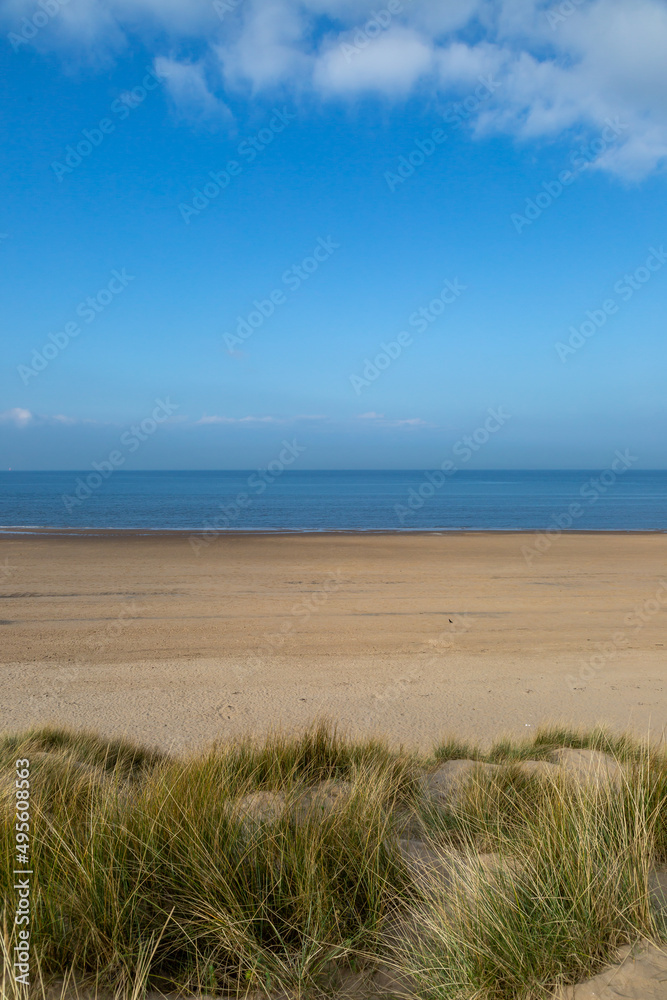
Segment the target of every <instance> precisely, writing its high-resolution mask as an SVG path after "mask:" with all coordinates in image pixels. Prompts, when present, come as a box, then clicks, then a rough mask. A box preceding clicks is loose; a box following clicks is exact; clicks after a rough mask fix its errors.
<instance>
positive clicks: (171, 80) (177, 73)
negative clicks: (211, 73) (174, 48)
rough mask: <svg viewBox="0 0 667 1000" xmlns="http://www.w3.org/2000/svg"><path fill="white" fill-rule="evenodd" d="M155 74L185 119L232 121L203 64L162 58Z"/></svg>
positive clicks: (156, 64)
mask: <svg viewBox="0 0 667 1000" xmlns="http://www.w3.org/2000/svg"><path fill="white" fill-rule="evenodd" d="M155 72H156V73H157V74H158V76H161V77H162V78H163V79H164V85H165V87H166V88H167V91H168V93H169V96H170V97H171V99H172V101H173V103H174V106H175V108H176V110H177V111H178V112H179V114H181V115H182V116H183V117H185V118H188V119H197V118H199V119H202V120H205V119H208V120H211V121H214V120H216V119H218V120H225V119H230V118H231V112H230V110H229V108H228V107H227V105H226V104H225V103H224V101H221V100H220V99H219V98H217V97H216V96H215V95H214V94H213V93H212V92H211V90H210V89H209V86H208V83H207V82H206V75H205V70H204V65H203V63H201V62H196V63H192V62H179V61H178V59H171V58H167V57H166V56H158V57H157V58H156V60H155Z"/></svg>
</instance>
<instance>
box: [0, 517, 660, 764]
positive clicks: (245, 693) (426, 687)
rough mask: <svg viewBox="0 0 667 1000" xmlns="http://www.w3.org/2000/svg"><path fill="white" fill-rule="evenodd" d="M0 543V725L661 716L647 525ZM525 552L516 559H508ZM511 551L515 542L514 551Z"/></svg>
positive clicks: (160, 734) (454, 725)
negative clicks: (539, 532) (593, 530)
mask: <svg viewBox="0 0 667 1000" xmlns="http://www.w3.org/2000/svg"><path fill="white" fill-rule="evenodd" d="M535 538H536V536H534V535H530V534H526V535H518V534H493V533H479V534H472V533H471V534H465V535H460V534H459V535H447V534H442V535H433V534H431V535H426V534H424V535H379V534H378V535H353V534H350V535H298V536H285V535H275V536H266V535H263V536H262V535H230V536H226V537H217V538H214V539H213V540H212V541H211V542H210V544H206V545H204V546H203V547H201V548H200V549H199V550H198V551H197V552H195V551H194V550H193V548H192V546H191V545H190V544H189V541H188V536H187V535H186V534H185V535H166V534H161V535H154V536H146V535H132V534H127V533H125V534H109V535H108V536H101V535H97V536H87V535H76V534H70V535H62V534H61V535H57V534H48V533H46V534H41V535H34V536H21V535H13V536H12V535H5V536H3V538H2V539H0V571H1V573H2V597H3V598H4V600H3V605H2V606H3V608H4V611H3V613H2V636H3V640H2V644H1V652H0V657H1V670H2V681H3V683H2V705H1V708H0V728H2V729H3V730H5V731H6V730H20V729H23V728H24V727H26V726H30V725H34V724H41V723H45V722H56V723H66V724H68V725H73V726H77V727H84V726H85V727H92V728H95V729H97V730H99V731H101V732H103V733H105V734H110V735H126V736H130V737H134V738H138V739H140V740H142V741H145V742H147V743H152V744H159V745H160V746H163V747H166V748H173V749H186V748H189V747H194V746H198V745H201V744H203V743H206V742H209V741H211V740H213V739H217V738H224V737H227V736H229V735H234V734H239V733H242V732H246V731H251V732H254V733H262V732H265V731H266V730H267V729H269V728H271V727H273V726H276V725H283V726H295V725H296V726H301V725H303V724H305V723H307V722H309V721H310V720H311V719H313V718H315V717H319V716H328V717H329V718H331V719H333V720H335V721H336V722H338V723H339V724H340V725H341V726H342V727H343V728H344V729H346V730H347V731H349V732H350V733H352V734H360V733H369V732H371V733H381V734H383V735H387V736H389V737H391V738H392V739H395V740H398V741H403V742H405V743H406V744H409V745H419V746H421V747H424V748H428V747H430V746H432V744H433V741H434V740H436V739H438V737H440V736H441V735H442V734H444V733H446V732H456V733H458V734H460V735H462V736H465V737H470V738H474V739H479V740H481V741H484V740H488V739H491V738H493V737H495V736H497V735H498V734H499V733H500V732H508V733H511V734H513V735H515V736H518V735H522V734H523V733H529V732H530V731H531V729H534V728H535V727H536V726H537V725H539V724H540V723H541V722H543V721H547V720H548V721H553V720H558V719H564V720H567V721H568V722H569V723H570V724H581V725H586V726H590V725H592V724H594V723H596V722H598V721H603V722H605V723H608V724H610V725H612V726H613V727H614V728H617V729H621V728H625V727H628V728H630V729H631V730H632V731H634V732H635V733H637V734H638V735H646V734H647V733H648V732H649V730H650V731H651V733H652V734H653V735H654V736H655V737H660V735H661V734H662V733H663V732H664V729H665V726H666V725H667V700H666V698H665V643H666V642H667V638H666V637H665V629H664V624H665V607H667V582H666V583H663V582H661V581H663V580H664V579H665V578H667V570H666V568H665V567H666V565H667V563H666V558H667V536H665V535H660V534H654V535H651V534H646V535H641V534H636V535H635V534H563V535H562V536H560V537H557V538H554V539H553V540H552V542H551V544H550V547H549V548H548V549H547V550H546V551H545V552H544V553H543V554H540V553H539V552H537V550H536V549H535V547H534V546H535ZM526 552H528V553H529V554H528V557H526ZM530 553H533V555H532V556H531V555H530Z"/></svg>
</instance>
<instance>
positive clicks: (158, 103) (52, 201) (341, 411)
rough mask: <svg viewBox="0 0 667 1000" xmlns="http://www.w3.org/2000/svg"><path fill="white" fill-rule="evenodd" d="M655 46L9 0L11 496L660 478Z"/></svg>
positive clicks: (479, 14) (311, 7)
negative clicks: (175, 484)
mask: <svg viewBox="0 0 667 1000" xmlns="http://www.w3.org/2000/svg"><path fill="white" fill-rule="evenodd" d="M666 51H667V7H666V6H665V4H664V3H663V2H662V0H579V2H577V0H562V2H560V3H555V4H550V3H542V2H537V0H494V2H489V0H447V2H446V3H445V2H444V0H377V2H376V3H374V4H373V3H370V2H366V0H213V2H212V0H104V2H102V0H66V2H64V3H63V2H62V0H39V2H33V0H4V3H3V6H2V11H1V12H0V58H1V60H2V74H1V80H2V82H1V84H0V85H1V86H2V91H3V93H2V98H3V99H2V105H1V106H2V117H3V144H2V149H1V151H0V163H1V166H0V169H1V173H2V180H3V183H4V197H3V199H2V206H1V207H0V260H1V262H2V276H3V279H4V280H3V286H4V290H3V296H2V298H3V316H2V329H3V337H2V339H3V352H2V363H1V366H0V469H10V468H11V469H15V470H28V469H35V470H40V469H68V470H69V469H78V470H85V469H89V468H91V467H93V465H94V463H96V462H97V463H99V462H101V461H105V460H106V459H107V458H108V456H109V454H111V453H112V452H114V451H119V450H120V452H121V453H122V455H123V459H124V468H126V469H131V468H135V469H160V468H163V469H251V468H254V467H257V466H263V465H266V464H267V463H268V462H269V461H271V460H272V459H273V458H274V457H275V456H276V455H277V454H279V453H280V451H281V449H282V448H284V447H285V445H284V442H289V443H292V445H294V443H296V446H297V447H299V448H304V449H305V450H304V453H303V454H304V456H305V457H304V459H303V465H302V467H303V468H320V469H336V468H343V469H355V468H356V469H363V468H370V469H381V468H406V469H415V468H419V469H426V468H435V467H437V466H438V465H440V464H441V462H442V460H443V459H444V458H446V456H447V455H449V454H450V453H451V449H452V445H453V444H454V443H455V442H456V441H458V440H461V439H462V438H463V437H464V436H465V435H468V436H469V437H473V439H474V440H476V441H482V442H483V443H482V444H480V446H479V447H478V448H476V449H475V453H474V456H473V459H472V461H471V463H470V466H471V467H477V468H512V469H520V468H605V467H607V466H608V465H609V464H610V462H611V461H612V459H613V457H614V454H615V452H616V450H617V449H620V450H621V451H623V450H624V449H630V450H631V451H632V453H633V455H635V456H636V464H635V467H636V468H665V452H664V443H663V442H664V426H665V393H664V387H663V384H664V371H665V362H666V360H667V358H666V355H667V346H666V340H665V333H664V309H665V290H666V288H667V231H666V227H665V170H664V166H665V158H666V156H667V60H665V56H664V54H665V52H666ZM663 241H664V242H663ZM499 418H500V419H499ZM496 424H498V425H499V426H498V428H497V429H495V428H496ZM490 426H492V427H493V428H494V430H493V432H492V433H486V435H485V434H484V428H485V427H486V428H487V430H488V427H490ZM133 428H134V430H132V429H133ZM128 433H129V435H130V437H131V438H132V439H135V438H136V439H137V440H139V442H140V445H139V446H137V447H136V448H135V449H132V451H131V453H129V452H128V453H127V454H126V453H125V451H124V449H126V448H127V445H126V444H125V443H124V442H127V441H128V440H129V439H130V438H129V437H128ZM475 434H476V435H477V437H476V438H475V437H474V435H475ZM485 437H486V439H487V440H485Z"/></svg>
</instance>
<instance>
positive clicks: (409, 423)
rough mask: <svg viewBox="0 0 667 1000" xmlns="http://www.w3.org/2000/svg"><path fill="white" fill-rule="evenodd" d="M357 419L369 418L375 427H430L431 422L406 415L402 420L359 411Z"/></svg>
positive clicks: (382, 414) (381, 414)
mask: <svg viewBox="0 0 667 1000" xmlns="http://www.w3.org/2000/svg"><path fill="white" fill-rule="evenodd" d="M357 420H370V421H371V422H372V423H373V424H374V425H375V426H377V427H432V426H433V425H432V424H429V423H427V422H426V420H422V419H421V417H408V418H406V419H404V420H387V418H386V417H385V415H384V413H375V412H374V411H373V410H371V411H370V412H369V413H359V414H358V416H357Z"/></svg>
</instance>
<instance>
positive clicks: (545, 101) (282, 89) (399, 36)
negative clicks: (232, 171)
mask: <svg viewBox="0 0 667 1000" xmlns="http://www.w3.org/2000/svg"><path fill="white" fill-rule="evenodd" d="M385 6H386V5H385V4H383V3H382V2H379V3H378V4H375V5H373V4H369V3H368V2H367V0H236V2H235V3H234V4H233V5H232V9H230V11H229V12H228V13H226V14H225V16H224V18H222V19H221V18H220V17H218V16H217V14H216V13H215V10H214V8H213V4H212V2H211V0H70V2H69V3H68V4H67V5H65V6H63V8H62V10H61V11H60V12H59V13H58V14H56V15H54V16H53V18H52V20H51V22H50V23H49V24H48V25H47V26H46V27H44V28H43V29H40V30H39V31H38V33H37V35H36V37H35V38H34V40H33V41H31V42H30V44H32V45H34V46H36V47H37V48H38V49H40V50H45V49H46V48H48V47H57V46H62V45H63V43H64V42H65V41H66V42H67V45H68V49H67V52H68V58H70V59H71V57H72V50H71V43H72V42H73V41H74V40H76V39H78V41H79V45H80V58H81V59H82V60H84V59H88V58H89V53H90V51H93V50H95V47H96V46H97V47H98V48H99V49H100V51H101V52H102V53H103V54H108V53H109V52H110V51H111V52H116V51H118V49H119V48H120V47H122V46H123V45H126V46H127V45H129V44H130V38H131V37H133V36H135V35H136V36H138V37H140V38H141V40H142V42H143V44H144V45H146V46H148V47H149V48H150V50H151V51H152V53H153V55H154V57H155V60H156V65H159V66H160V67H161V70H162V71H163V72H165V75H166V76H167V78H168V80H167V86H168V88H169V92H170V93H171V95H172V97H173V99H174V102H175V104H176V105H177V106H178V108H179V110H180V112H181V113H182V114H185V115H188V116H190V117H194V118H195V119H197V120H200V119H201V117H202V116H204V117H209V118H210V117H211V116H212V115H214V116H215V115H217V116H219V117H221V116H224V115H225V108H226V104H227V101H226V99H225V97H226V95H229V94H232V93H233V92H234V91H240V92H242V93H248V92H250V93H252V94H253V95H254V97H255V101H258V100H259V99H260V98H261V96H262V95H264V96H265V98H266V100H267V102H269V101H273V100H275V98H276V93H277V92H279V93H280V95H281V98H284V97H286V96H288V95H290V94H291V96H292V97H293V99H295V100H297V99H298V100H300V101H301V100H304V99H305V98H307V97H310V98H312V97H313V96H314V97H315V98H317V99H318V100H320V101H324V100H327V99H330V98H332V97H335V98H337V99H346V100H350V101H351V100H354V99H356V97H357V95H360V94H364V93H375V94H379V95H382V96H386V97H387V98H390V99H392V98H393V99H396V98H403V97H405V96H407V95H410V94H415V93H421V94H422V95H423V97H424V100H425V101H429V102H431V101H432V100H433V98H437V99H438V102H439V103H443V102H446V101H448V100H451V99H460V98H461V97H465V95H466V94H468V95H469V94H471V93H473V92H474V89H475V87H476V86H477V84H478V81H479V77H480V76H483V75H486V74H493V76H494V78H495V79H496V80H497V82H498V83H499V86H498V87H497V89H495V90H494V93H493V94H492V95H491V96H490V97H489V98H488V100H485V101H484V102H483V104H482V106H481V107H480V109H479V111H478V112H477V113H476V114H475V115H474V116H473V119H472V127H473V129H474V130H475V132H476V134H477V135H478V136H482V135H483V134H484V133H488V132H490V131H496V132H505V133H508V134H511V135H514V136H516V137H517V139H519V140H521V141H524V142H535V141H541V140H542V139H547V138H548V139H552V138H558V137H561V136H564V135H565V136H568V133H569V132H570V131H576V132H577V135H578V136H579V135H581V136H582V137H583V138H585V137H586V133H588V134H589V135H590V136H591V137H593V136H595V135H597V134H598V133H599V131H600V129H601V127H602V123H603V122H604V120H605V118H607V117H609V118H612V119H615V118H616V117H617V116H620V118H621V119H622V120H623V121H624V122H627V129H626V130H625V131H624V132H623V134H622V136H621V137H620V138H619V140H618V142H615V143H614V145H613V148H609V149H607V150H606V151H605V152H604V153H603V154H602V155H601V157H600V159H599V161H598V163H597V167H598V169H601V170H606V171H611V172H613V173H616V174H619V175H621V176H624V177H627V178H641V177H643V176H645V175H646V174H648V173H650V172H651V171H653V170H655V169H657V168H660V167H661V165H662V163H663V162H664V160H665V157H666V156H667V58H665V52H667V4H665V2H664V0H586V2H582V3H577V2H573V3H571V4H570V5H569V6H567V5H564V4H562V3H560V2H559V0H554V3H553V5H552V6H549V5H548V3H545V0H447V2H446V3H445V2H443V0H419V2H417V0H414V2H413V0H403V4H402V12H401V13H399V14H397V15H394V16H392V17H391V18H390V19H387V17H386V16H385V15H384V14H383V15H382V16H381V17H379V16H378V14H377V12H381V11H383V10H385ZM35 9H36V8H35V5H34V3H33V0H6V2H5V3H4V5H3V8H2V12H1V13H0V21H1V22H2V24H3V25H4V26H5V27H6V29H7V30H8V31H12V30H17V28H18V27H19V26H20V23H21V19H22V18H30V17H31V16H32V15H33V14H34V12H35ZM563 9H565V10H566V11H571V13H569V14H566V15H565V16H562V15H561V14H559V13H558V12H559V11H562V10H563ZM374 11H375V14H374V13H373V12H374ZM554 14H555V15H556V16H554ZM374 17H375V20H376V21H380V22H382V23H380V24H379V26H378V25H377V24H376V25H372V24H371V21H372V20H373V18H374ZM369 25H370V28H369ZM355 39H356V43H357V45H358V48H357V49H355V50H354V51H353V52H352V54H350V53H349V52H348V53H347V55H346V54H345V52H344V50H343V48H342V44H343V43H345V44H349V43H350V42H352V44H354V40H355ZM193 51H196V53H197V56H196V58H194V59H193V58H192V52H193Z"/></svg>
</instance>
